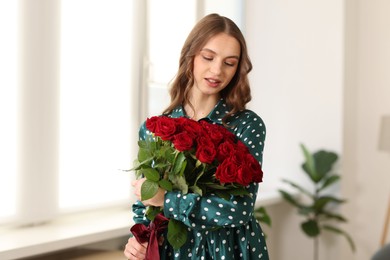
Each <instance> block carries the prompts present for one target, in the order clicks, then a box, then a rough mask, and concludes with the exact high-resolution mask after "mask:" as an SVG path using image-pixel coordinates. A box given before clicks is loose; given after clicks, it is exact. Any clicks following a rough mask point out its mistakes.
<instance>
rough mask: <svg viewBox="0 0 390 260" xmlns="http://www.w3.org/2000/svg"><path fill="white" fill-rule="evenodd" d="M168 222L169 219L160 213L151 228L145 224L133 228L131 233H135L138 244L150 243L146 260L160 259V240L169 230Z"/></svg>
mask: <svg viewBox="0 0 390 260" xmlns="http://www.w3.org/2000/svg"><path fill="white" fill-rule="evenodd" d="M168 221H169V219H167V218H166V217H165V216H164V215H162V214H161V213H160V214H158V215H157V216H156V217H155V218H154V220H153V221H152V222H150V224H149V226H145V225H144V224H135V225H134V226H132V227H131V229H130V231H131V233H133V235H134V237H135V238H136V239H137V241H138V243H140V244H142V243H145V242H149V244H148V248H147V250H146V258H145V260H156V259H160V253H159V249H158V238H159V237H160V236H161V235H162V233H163V232H164V230H165V229H166V228H167V226H168Z"/></svg>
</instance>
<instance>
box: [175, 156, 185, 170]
mask: <svg viewBox="0 0 390 260" xmlns="http://www.w3.org/2000/svg"><path fill="white" fill-rule="evenodd" d="M185 160H186V157H185V155H184V153H178V154H177V157H176V160H175V162H174V165H173V173H174V174H178V173H181V172H183V171H184V169H183V168H185V165H184V167H183V164H184V162H185Z"/></svg>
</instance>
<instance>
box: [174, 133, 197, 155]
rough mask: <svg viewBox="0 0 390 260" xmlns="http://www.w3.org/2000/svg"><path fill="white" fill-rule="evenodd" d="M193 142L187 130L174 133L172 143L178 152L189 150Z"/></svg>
mask: <svg viewBox="0 0 390 260" xmlns="http://www.w3.org/2000/svg"><path fill="white" fill-rule="evenodd" d="M193 144H194V140H193V137H192V136H191V134H189V133H187V132H181V133H179V134H177V135H175V137H174V139H173V145H174V146H175V148H176V149H177V150H179V151H180V152H183V151H187V150H191V148H192V146H193Z"/></svg>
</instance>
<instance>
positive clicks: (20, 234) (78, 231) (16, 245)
mask: <svg viewBox="0 0 390 260" xmlns="http://www.w3.org/2000/svg"><path fill="white" fill-rule="evenodd" d="M260 196H261V197H260ZM281 201H282V198H281V196H280V195H279V193H278V192H277V191H276V190H262V191H261V192H260V193H259V198H258V200H257V201H256V205H255V207H259V206H269V205H273V204H276V203H279V202H281ZM132 217H133V216H132V213H131V210H130V208H126V209H112V210H105V211H102V212H98V213H97V212H88V213H80V214H76V215H75V214H73V215H68V216H64V217H61V218H59V219H57V220H55V221H52V222H49V223H46V224H43V225H39V226H32V227H23V228H12V229H11V228H10V229H4V230H2V229H0V241H1V243H0V259H15V258H22V257H28V256H34V255H39V254H44V253H50V252H54V251H58V250H64V249H69V248H72V247H78V246H82V245H87V244H90V243H95V242H100V241H104V240H109V239H114V238H118V237H121V236H126V235H128V234H129V228H130V226H131V225H132V224H133V218H132Z"/></svg>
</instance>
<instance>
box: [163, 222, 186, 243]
mask: <svg viewBox="0 0 390 260" xmlns="http://www.w3.org/2000/svg"><path fill="white" fill-rule="evenodd" d="M167 239H168V242H169V244H171V246H172V247H173V248H174V249H179V248H180V247H181V246H182V245H184V244H185V242H186V241H187V228H186V226H185V225H184V224H183V222H180V221H177V220H175V219H170V220H169V223H168V234H167Z"/></svg>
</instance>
